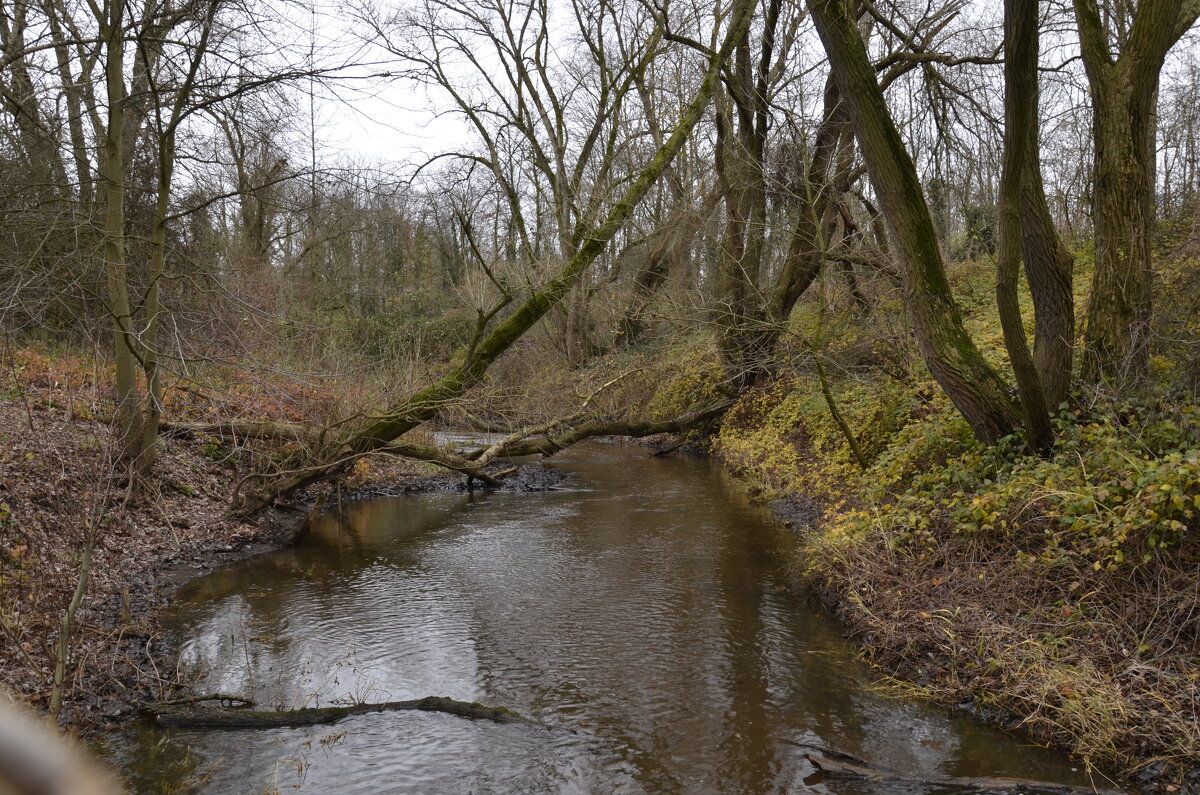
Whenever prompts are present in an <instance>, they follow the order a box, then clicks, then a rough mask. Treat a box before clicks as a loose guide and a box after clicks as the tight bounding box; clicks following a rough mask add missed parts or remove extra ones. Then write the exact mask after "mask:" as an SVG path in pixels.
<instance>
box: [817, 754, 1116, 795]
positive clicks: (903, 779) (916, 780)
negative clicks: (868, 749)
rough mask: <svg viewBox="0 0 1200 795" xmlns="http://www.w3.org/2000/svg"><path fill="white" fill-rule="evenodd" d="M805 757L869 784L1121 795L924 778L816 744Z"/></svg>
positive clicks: (1018, 782) (1016, 782) (1011, 781)
mask: <svg viewBox="0 0 1200 795" xmlns="http://www.w3.org/2000/svg"><path fill="white" fill-rule="evenodd" d="M805 747H807V748H809V749H810V750H808V751H805V752H804V758H805V759H807V760H808V761H809V762H812V763H813V765H815V766H816V768H817V770H819V771H821V773H823V774H824V775H826V776H830V777H835V778H849V779H854V780H856V781H863V782H868V783H871V784H880V785H892V786H898V785H901V784H924V785H929V786H937V787H946V788H949V789H951V790H957V791H959V792H983V793H997V794H998V793H1015V792H1026V793H1031V795H1120V790H1113V789H1096V788H1093V787H1073V786H1071V785H1069V784H1055V783H1052V782H1048V781H1033V780H1030V779H1023V778H1007V777H994V776H982V777H978V778H976V777H969V776H937V777H933V778H926V777H923V776H913V775H908V774H905V773H901V772H900V771H897V770H893V769H891V768H889V767H884V766H883V765H877V764H874V763H872V762H868V761H866V760H864V759H859V758H858V757H857V756H853V755H852V754H848V753H845V752H844V751H833V750H829V749H827V748H820V747H817V746H805Z"/></svg>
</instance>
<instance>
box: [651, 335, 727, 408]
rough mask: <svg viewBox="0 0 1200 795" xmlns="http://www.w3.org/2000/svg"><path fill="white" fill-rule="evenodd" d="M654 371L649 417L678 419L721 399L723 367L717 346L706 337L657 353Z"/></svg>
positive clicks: (678, 344)
mask: <svg viewBox="0 0 1200 795" xmlns="http://www.w3.org/2000/svg"><path fill="white" fill-rule="evenodd" d="M653 370H654V372H655V373H656V378H655V382H654V384H653V387H652V388H653V392H652V394H651V395H649V397H648V399H647V401H646V412H647V415H648V416H650V417H652V418H655V419H659V418H668V417H676V416H678V415H679V414H681V413H683V412H685V411H689V410H692V409H695V408H697V407H700V406H711V405H713V404H715V403H718V402H720V400H721V392H720V384H721V378H722V374H721V366H720V364H719V363H718V361H717V355H716V345H715V343H714V342H713V340H712V339H711V338H709V337H707V336H705V337H702V338H700V339H693V340H691V341H689V342H686V343H677V344H675V345H672V346H670V347H668V348H667V349H665V350H664V351H662V352H658V353H656V354H655V356H654V362H653Z"/></svg>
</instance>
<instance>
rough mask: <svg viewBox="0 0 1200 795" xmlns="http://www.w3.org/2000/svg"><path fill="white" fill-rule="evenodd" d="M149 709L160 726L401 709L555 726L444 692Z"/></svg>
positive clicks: (319, 720) (258, 725)
mask: <svg viewBox="0 0 1200 795" xmlns="http://www.w3.org/2000/svg"><path fill="white" fill-rule="evenodd" d="M148 710H149V711H150V712H151V713H152V714H153V715H154V720H155V722H156V723H158V725H159V726H165V727H169V728H177V729H272V728H280V727H284V726H315V725H319V724H325V723H335V722H337V721H339V720H342V719H343V718H348V717H351V716H353V715H366V714H369V713H372V712H393V711H398V710H419V711H422V712H444V713H446V714H448V715H459V716H461V717H464V718H476V719H480V720H490V721H495V722H496V723H523V724H526V725H529V726H540V727H542V728H547V729H549V728H551V727H550V726H547V725H546V724H544V723H538V722H537V721H535V720H530V719H529V718H526V717H525V716H523V715H521V714H519V713H516V712H513V711H512V710H511V709H508V708H507V707H488V706H484V705H483V704H476V703H473V702H467V701H455V700H454V699H452V698H443V697H441V696H426V697H425V698H417V699H412V700H409V701H385V702H383V703H380V704H351V705H349V706H344V707H310V708H306V709H289V710H279V711H266V710H250V709H225V708H218V707H186V708H181V707H178V706H173V705H170V704H151V705H149V706H148Z"/></svg>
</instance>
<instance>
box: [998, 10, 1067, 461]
mask: <svg viewBox="0 0 1200 795" xmlns="http://www.w3.org/2000/svg"><path fill="white" fill-rule="evenodd" d="M1037 25H1038V7H1037V0H1004V170H1003V173H1002V175H1001V177H1000V197H999V201H998V206H997V210H998V215H999V222H1000V224H999V225H1000V229H999V238H1000V240H999V244H1000V245H999V251H998V254H997V257H996V305H997V307H998V308H999V311H1000V325H1001V327H1002V328H1003V330H1004V346H1005V347H1006V348H1007V349H1008V358H1009V360H1010V361H1011V362H1012V369H1013V374H1014V375H1015V376H1016V379H1017V391H1018V394H1019V395H1020V398H1021V412H1022V414H1023V415H1024V418H1025V440H1026V443H1027V444H1028V445H1029V447H1030V449H1032V450H1034V451H1036V452H1043V451H1045V450H1049V449H1050V447H1051V446H1053V444H1054V430H1053V428H1052V427H1051V425H1050V413H1049V411H1047V409H1046V397H1045V395H1044V394H1043V392H1042V385H1041V381H1040V379H1039V378H1038V371H1037V368H1036V367H1035V366H1034V363H1033V356H1032V355H1031V354H1030V352H1029V344H1028V343H1027V342H1026V339H1025V323H1024V321H1023V320H1022V319H1021V305H1020V302H1019V299H1018V290H1017V287H1018V281H1019V279H1020V273H1021V210H1022V206H1023V204H1024V202H1023V201H1022V198H1023V195H1024V194H1023V188H1024V181H1025V178H1026V175H1027V174H1028V172H1029V169H1028V168H1027V167H1026V163H1027V162H1028V160H1029V157H1030V155H1031V154H1033V153H1031V152H1030V151H1029V150H1030V144H1031V143H1033V142H1034V141H1035V138H1034V136H1032V135H1030V130H1033V129H1036V127H1037V96H1038V94H1037V54H1038V46H1037V40H1038V39H1037V36H1038V30H1037ZM1035 151H1036V150H1035Z"/></svg>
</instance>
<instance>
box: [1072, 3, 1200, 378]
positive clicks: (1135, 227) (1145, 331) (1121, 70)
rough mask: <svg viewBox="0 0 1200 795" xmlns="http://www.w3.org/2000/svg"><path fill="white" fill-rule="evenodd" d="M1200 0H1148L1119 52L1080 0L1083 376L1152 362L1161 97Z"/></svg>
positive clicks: (1119, 373)
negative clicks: (1087, 250)
mask: <svg viewBox="0 0 1200 795" xmlns="http://www.w3.org/2000/svg"><path fill="white" fill-rule="evenodd" d="M1197 16H1200V2H1196V1H1195V0H1188V2H1180V0H1141V2H1139V3H1138V5H1137V9H1136V10H1135V12H1134V14H1133V24H1132V26H1131V27H1130V29H1129V32H1128V36H1126V37H1124V42H1123V44H1122V46H1121V48H1120V53H1119V54H1118V56H1117V57H1116V58H1115V59H1114V58H1113V55H1112V50H1111V47H1110V44H1109V35H1108V32H1107V31H1106V30H1105V27H1104V23H1103V21H1102V20H1101V17H1100V12H1099V9H1098V8H1097V5H1096V2H1095V0H1075V18H1076V21H1077V23H1078V28H1079V43H1080V53H1081V54H1082V56H1083V64H1084V69H1085V71H1086V73H1087V78H1088V87H1089V88H1090V90H1091V96H1092V134H1093V143H1094V146H1095V152H1094V162H1095V167H1094V178H1095V187H1094V189H1093V196H1094V201H1093V205H1094V206H1093V219H1092V221H1093V235H1094V239H1095V246H1096V268H1095V271H1094V273H1093V275H1092V294H1091V297H1090V299H1089V300H1088V309H1087V321H1086V326H1085V328H1084V351H1083V377H1084V379H1085V380H1087V381H1089V382H1092V383H1103V384H1106V385H1108V386H1110V387H1113V388H1119V387H1121V386H1124V385H1126V384H1131V383H1136V382H1138V381H1139V380H1140V379H1141V378H1142V377H1143V376H1144V375H1145V373H1146V368H1147V364H1148V361H1149V347H1148V346H1149V342H1150V312H1151V281H1152V271H1151V242H1152V237H1153V233H1154V152H1155V141H1154V136H1155V119H1154V102H1155V97H1156V95H1157V93H1158V80H1159V73H1160V72H1161V70H1162V66H1163V61H1164V59H1165V58H1166V55H1167V51H1168V50H1169V49H1170V48H1171V46H1172V45H1173V44H1174V43H1175V42H1176V41H1178V40H1179V38H1180V37H1181V36H1182V35H1183V34H1184V33H1185V32H1187V30H1188V28H1190V27H1191V25H1192V24H1193V23H1194V22H1195V21H1196V18H1197Z"/></svg>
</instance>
